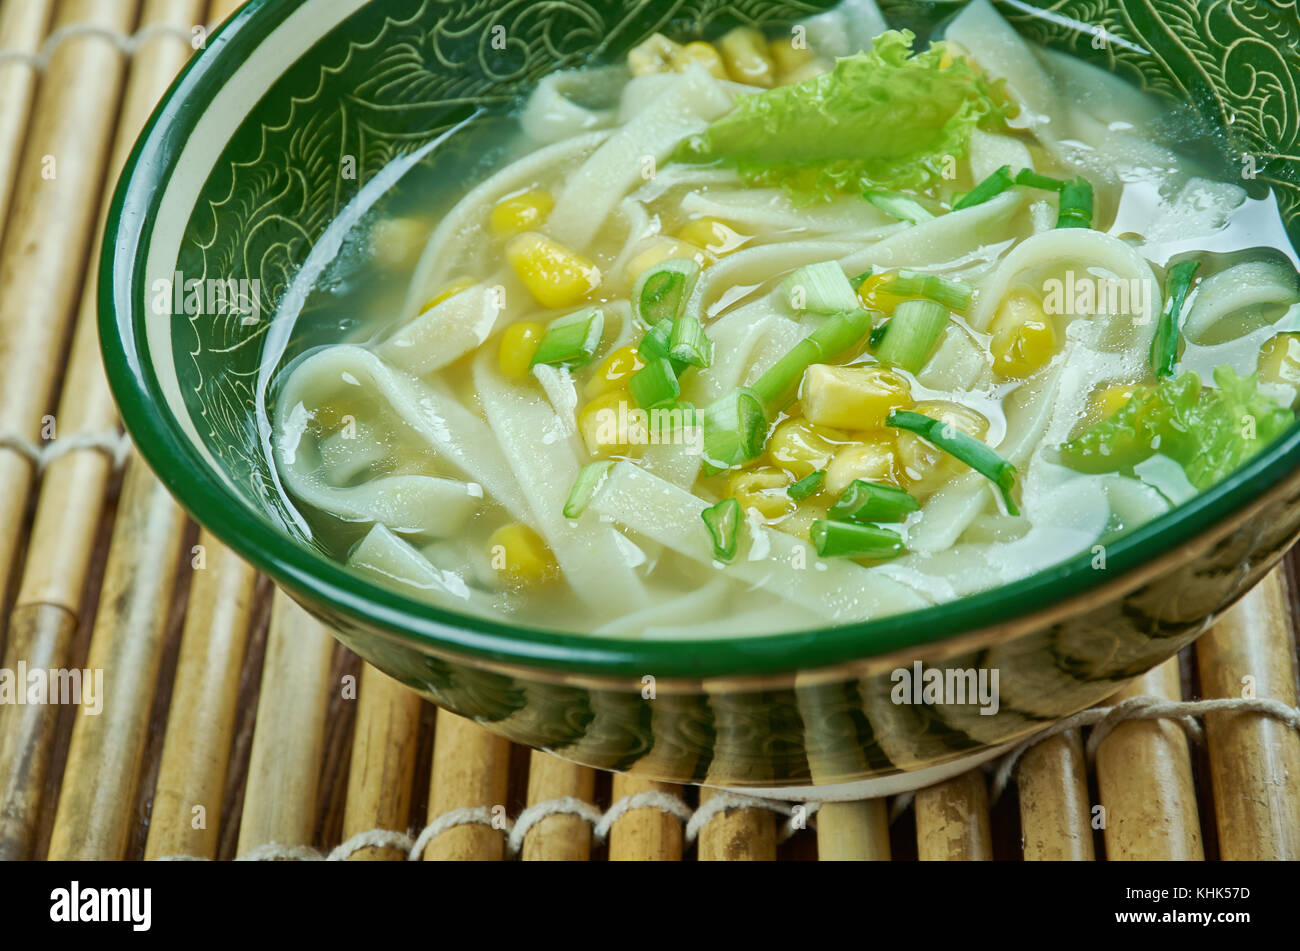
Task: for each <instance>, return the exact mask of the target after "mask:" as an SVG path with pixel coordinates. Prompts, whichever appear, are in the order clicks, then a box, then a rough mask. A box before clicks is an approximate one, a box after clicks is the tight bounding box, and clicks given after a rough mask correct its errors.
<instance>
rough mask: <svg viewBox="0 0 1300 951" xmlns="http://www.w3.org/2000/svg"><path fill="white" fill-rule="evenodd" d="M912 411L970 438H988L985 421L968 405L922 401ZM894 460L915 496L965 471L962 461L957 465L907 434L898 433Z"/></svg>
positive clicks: (929, 444)
mask: <svg viewBox="0 0 1300 951" xmlns="http://www.w3.org/2000/svg"><path fill="white" fill-rule="evenodd" d="M912 409H913V411H914V412H917V413H920V414H921V415H922V416H929V417H930V418H931V419H937V420H939V422H941V423H946V424H948V425H949V426H952V427H953V428H954V429H956V430H958V431H959V432H963V433H965V434H966V435H967V436H970V437H972V438H974V439H980V440H982V439H983V438H984V437H985V436H987V435H988V431H989V421H988V420H987V419H985V418H984V416H983V414H981V413H978V412H976V411H975V410H973V409H971V408H970V407H969V406H963V405H961V404H960V403H951V402H949V401H947V400H922V401H920V402H919V403H917V404H916V405H915V406H913V407H912ZM898 458H899V461H900V462H901V463H902V467H903V476H904V481H905V482H907V483H908V487H909V488H910V489H911V490H912V491H913V493H915V494H928V493H930V492H933V491H934V490H935V489H937V488H938V487H939V486H940V485H942V484H943V483H944V482H945V481H947V480H948V479H950V478H951V477H952V476H954V475H956V474H957V473H959V472H961V471H963V470H964V469H966V468H968V467H967V465H966V464H965V463H964V462H958V461H957V460H956V459H954V458H953V457H952V456H951V455H949V454H948V453H946V452H944V451H943V450H942V449H940V448H939V447H938V446H935V445H933V444H932V443H930V442H927V441H926V440H924V439H922V438H921V437H920V436H918V435H916V434H915V433H910V432H900V433H899V434H898Z"/></svg>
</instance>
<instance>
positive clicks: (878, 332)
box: [867, 320, 889, 353]
mask: <svg viewBox="0 0 1300 951" xmlns="http://www.w3.org/2000/svg"><path fill="white" fill-rule="evenodd" d="M888 332H889V321H887V320H886V321H885V322H884V323H883V324H881V325H880V326H879V327H873V328H871V334H870V336H868V337H867V346H868V347H869V348H871V351H872V352H873V353H874V352H875V350H876V348H877V347H879V346H880V341H882V340H884V339H885V334H886V333H888Z"/></svg>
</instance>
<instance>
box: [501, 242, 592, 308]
mask: <svg viewBox="0 0 1300 951" xmlns="http://www.w3.org/2000/svg"><path fill="white" fill-rule="evenodd" d="M506 260H507V261H509V262H510V267H511V268H512V269H513V270H514V272H515V274H517V275H518V276H519V279H520V280H521V281H523V282H524V286H525V287H527V288H528V290H529V292H530V293H532V295H533V296H534V297H535V298H537V300H538V302H539V303H540V304H542V306H544V307H551V308H558V307H568V306H570V305H572V304H576V303H578V301H580V300H582V299H583V298H584V297H586V296H587V295H588V294H590V293H591V292H592V291H594V290H595V289H596V288H598V287H599V286H600V269H599V268H598V267H596V265H594V264H592V263H591V262H590V261H588V260H587V259H586V258H584V257H583V256H582V255H580V254H578V253H577V252H575V251H570V250H569V249H568V248H566V247H564V246H563V245H561V244H558V243H556V242H555V241H552V240H551V239H550V238H548V237H546V236H545V235H541V234H537V233H536V232H533V231H525V232H524V233H523V234H520V235H516V236H515V237H513V238H511V239H510V241H509V242H507V243H506Z"/></svg>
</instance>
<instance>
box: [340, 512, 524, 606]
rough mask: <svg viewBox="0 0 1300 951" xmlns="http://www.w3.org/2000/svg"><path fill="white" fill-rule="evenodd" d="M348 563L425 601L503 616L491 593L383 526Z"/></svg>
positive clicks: (365, 573) (369, 535)
mask: <svg viewBox="0 0 1300 951" xmlns="http://www.w3.org/2000/svg"><path fill="white" fill-rule="evenodd" d="M348 566H349V567H351V568H355V569H356V570H357V571H359V572H361V573H362V574H364V575H369V576H370V577H372V578H374V579H375V580H376V581H380V582H382V583H384V584H387V585H390V586H393V587H396V588H399V589H405V590H406V591H407V592H408V593H410V594H413V595H415V596H416V597H417V598H419V599H421V600H422V601H429V602H432V603H433V604H437V605H439V606H441V607H444V608H450V609H452V610H455V611H468V612H469V613H471V614H478V615H481V616H484V617H497V618H499V617H500V612H498V611H497V610H496V609H495V608H494V606H493V603H492V599H491V596H490V595H488V594H486V593H485V592H483V591H480V590H478V589H477V588H474V587H471V586H470V585H469V584H468V583H467V582H466V581H465V579H464V578H462V577H461V576H460V575H459V574H457V573H456V572H453V571H448V570H446V569H443V568H439V567H437V566H436V565H434V564H433V563H432V562H431V561H429V559H427V558H425V557H424V555H422V554H420V552H418V551H416V550H415V549H414V548H412V547H411V546H410V545H408V544H407V543H406V542H404V541H402V540H401V539H400V538H398V537H397V536H396V535H394V534H393V533H392V532H390V531H389V530H388V529H387V528H385V527H384V526H383V525H376V526H375V527H374V528H372V529H371V530H370V532H369V533H368V534H367V535H366V537H365V538H363V539H362V540H361V541H360V542H359V543H358V544H357V546H356V548H354V549H353V550H352V554H351V555H349V556H348Z"/></svg>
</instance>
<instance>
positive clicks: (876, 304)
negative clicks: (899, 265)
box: [858, 273, 908, 314]
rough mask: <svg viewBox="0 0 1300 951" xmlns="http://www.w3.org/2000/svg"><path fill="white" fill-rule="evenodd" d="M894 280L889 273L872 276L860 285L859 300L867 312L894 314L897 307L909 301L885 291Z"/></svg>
mask: <svg viewBox="0 0 1300 951" xmlns="http://www.w3.org/2000/svg"><path fill="white" fill-rule="evenodd" d="M893 279H894V276H893V275H892V274H889V273H884V274H872V275H871V276H870V277H868V278H867V279H866V280H864V281H863V282H862V283H861V284H859V285H858V300H860V301H862V306H863V307H865V308H867V310H878V311H881V312H882V313H885V314H892V313H893V312H894V308H895V307H897V306H898V305H899V304H901V303H902V302H903V301H905V300H907V299H908V298H906V297H900V296H899V295H898V294H891V293H890V292H889V291H887V290H885V288H886V287H887V286H888V285H889V283H890V281H892V280H893Z"/></svg>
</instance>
